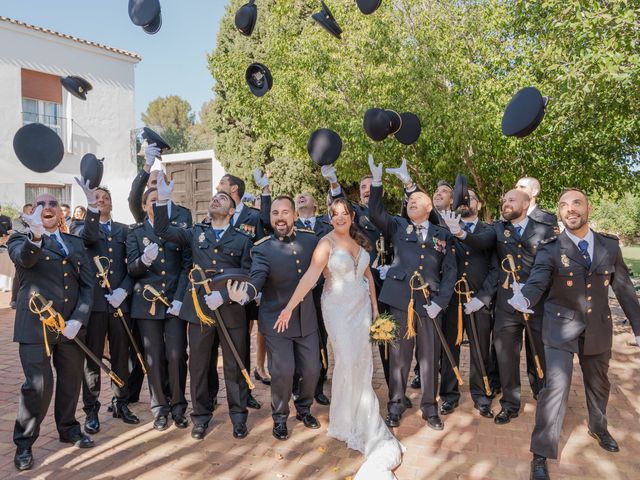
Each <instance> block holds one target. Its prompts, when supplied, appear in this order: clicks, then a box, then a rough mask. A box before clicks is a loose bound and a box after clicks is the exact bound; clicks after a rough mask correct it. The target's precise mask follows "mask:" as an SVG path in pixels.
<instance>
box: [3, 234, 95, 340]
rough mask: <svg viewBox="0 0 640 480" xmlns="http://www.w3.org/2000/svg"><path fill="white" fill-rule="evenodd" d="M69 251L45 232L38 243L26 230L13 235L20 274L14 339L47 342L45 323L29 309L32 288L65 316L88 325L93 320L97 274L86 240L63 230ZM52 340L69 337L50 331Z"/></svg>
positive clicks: (11, 242) (13, 255)
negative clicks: (66, 253) (33, 240)
mask: <svg viewBox="0 0 640 480" xmlns="http://www.w3.org/2000/svg"><path fill="white" fill-rule="evenodd" d="M61 235H62V241H63V242H64V244H65V246H66V247H67V249H68V250H69V255H66V256H65V254H64V253H63V252H62V250H61V249H60V247H58V244H57V243H56V241H55V240H52V239H50V238H49V237H47V236H46V235H43V236H42V245H41V247H37V246H36V245H34V244H33V243H31V242H30V241H29V237H28V236H27V235H25V234H22V233H14V234H13V235H11V237H9V241H8V248H9V255H10V257H11V260H12V261H13V263H14V264H15V266H16V271H17V275H18V276H19V278H20V289H19V290H18V298H17V301H16V303H17V306H16V318H15V325H14V329H13V341H14V342H19V343H43V342H44V337H43V336H42V323H41V322H40V319H39V317H38V315H36V314H35V313H31V311H30V310H29V299H30V298H31V292H34V291H35V292H39V293H40V294H41V295H42V296H43V297H44V298H45V299H46V300H47V301H52V302H53V305H52V307H53V308H54V309H55V310H56V311H57V312H58V313H60V314H61V315H62V317H63V318H64V319H65V320H78V321H79V322H81V323H82V324H83V325H84V326H85V327H86V326H87V323H88V321H89V315H90V313H91V306H92V302H93V288H94V284H95V281H94V277H93V271H92V270H91V267H90V265H89V259H88V257H87V255H86V253H85V250H84V245H83V244H82V240H80V239H79V238H78V237H75V236H73V235H69V234H66V233H61ZM47 339H48V341H49V343H50V344H54V343H56V342H58V341H66V340H67V339H66V338H65V337H63V336H62V335H60V336H58V335H56V334H53V333H51V332H48V333H47Z"/></svg>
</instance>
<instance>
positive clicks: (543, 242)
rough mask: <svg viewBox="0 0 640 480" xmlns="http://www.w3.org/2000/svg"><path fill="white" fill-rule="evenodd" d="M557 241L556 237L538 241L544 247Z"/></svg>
mask: <svg viewBox="0 0 640 480" xmlns="http://www.w3.org/2000/svg"><path fill="white" fill-rule="evenodd" d="M557 239H558V237H557V235H554V236H553V237H549V238H545V239H544V240H541V241H540V245H546V244H547V243H551V242H554V241H556V240H557Z"/></svg>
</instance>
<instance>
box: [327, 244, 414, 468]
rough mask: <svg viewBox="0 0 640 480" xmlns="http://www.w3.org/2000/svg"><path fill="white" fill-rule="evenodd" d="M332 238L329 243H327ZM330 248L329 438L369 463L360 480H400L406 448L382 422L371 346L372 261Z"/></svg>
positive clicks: (328, 320) (360, 253)
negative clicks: (369, 272)
mask: <svg viewBox="0 0 640 480" xmlns="http://www.w3.org/2000/svg"><path fill="white" fill-rule="evenodd" d="M325 238H327V237H325ZM328 240H329V241H330V242H331V244H332V248H331V254H330V256H329V262H328V264H327V267H326V268H325V272H324V275H325V279H326V280H325V284H324V290H323V292H322V314H323V316H324V323H325V326H326V329H327V333H328V335H329V340H330V341H331V345H332V346H333V354H334V360H335V366H334V369H333V376H332V384H331V407H330V410H329V428H328V432H327V433H328V435H329V436H331V437H333V438H336V439H338V440H341V441H343V442H346V444H347V447H349V448H352V449H354V450H358V451H360V452H362V453H363V454H364V456H365V462H364V463H363V464H362V466H361V467H360V469H359V470H358V473H357V474H356V476H355V480H387V479H395V478H396V477H395V475H394V474H393V472H392V470H393V469H394V468H396V467H397V466H398V465H400V462H401V461H402V454H403V453H404V451H405V448H404V446H403V445H402V444H401V443H400V442H399V441H398V440H397V439H396V438H395V437H394V436H393V434H392V433H391V432H390V431H389V429H388V428H387V425H386V424H385V423H384V421H383V420H382V417H381V416H380V406H379V403H378V397H377V396H376V394H375V392H374V391H373V387H372V385H371V380H372V377H373V358H372V349H371V343H370V342H369V326H370V325H371V315H372V313H371V301H370V298H369V288H368V284H367V280H366V279H365V277H364V271H365V270H366V267H367V265H368V262H369V255H368V254H367V252H366V251H365V250H364V249H363V248H362V247H361V248H360V250H359V253H358V258H357V259H356V258H354V257H352V256H351V254H350V253H349V252H348V251H346V250H343V249H340V248H338V247H335V246H334V241H333V239H331V238H329V239H328Z"/></svg>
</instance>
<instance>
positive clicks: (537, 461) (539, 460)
mask: <svg viewBox="0 0 640 480" xmlns="http://www.w3.org/2000/svg"><path fill="white" fill-rule="evenodd" d="M529 479H530V480H549V471H548V470H547V459H546V458H544V457H538V456H535V457H533V460H531V474H530V475H529Z"/></svg>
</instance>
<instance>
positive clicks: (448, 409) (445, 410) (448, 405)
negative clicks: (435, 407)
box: [440, 400, 458, 415]
mask: <svg viewBox="0 0 640 480" xmlns="http://www.w3.org/2000/svg"><path fill="white" fill-rule="evenodd" d="M457 406H458V401H457V400H452V401H446V402H442V405H440V415H449V414H450V413H453V411H454V410H455V409H456V407H457Z"/></svg>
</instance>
